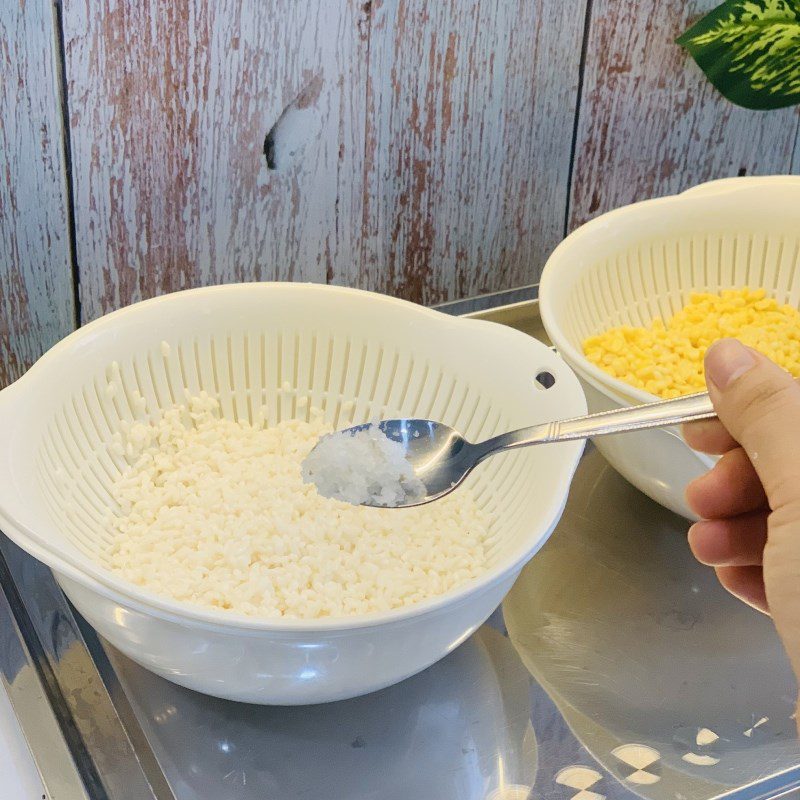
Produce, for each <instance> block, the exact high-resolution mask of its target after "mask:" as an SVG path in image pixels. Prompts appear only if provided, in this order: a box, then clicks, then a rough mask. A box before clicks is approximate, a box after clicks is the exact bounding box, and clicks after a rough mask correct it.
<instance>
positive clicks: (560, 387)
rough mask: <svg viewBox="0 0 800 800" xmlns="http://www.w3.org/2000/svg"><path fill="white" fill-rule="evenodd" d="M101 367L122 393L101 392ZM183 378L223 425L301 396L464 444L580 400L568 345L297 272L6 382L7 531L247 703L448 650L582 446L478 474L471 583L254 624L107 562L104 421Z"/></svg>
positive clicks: (154, 664) (171, 392) (502, 590)
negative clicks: (356, 609)
mask: <svg viewBox="0 0 800 800" xmlns="http://www.w3.org/2000/svg"><path fill="white" fill-rule="evenodd" d="M162 342H166V343H167V344H168V345H169V351H168V355H166V356H165V355H164V352H162ZM113 362H117V364H118V365H119V381H120V385H121V390H120V391H118V392H117V393H116V394H114V395H113V396H112V394H110V393H109V392H108V391H107V390H106V387H107V385H108V381H109V378H110V377H111V370H112V366H111V365H112V363H113ZM542 371H547V372H550V373H552V374H553V375H554V376H555V378H556V380H555V385H554V386H552V387H551V388H549V389H544V388H542V386H541V385H540V384H539V383H537V382H536V381H535V376H536V375H537V374H538V373H540V372H542ZM286 383H288V384H289V385H290V387H291V389H292V390H291V391H289V392H286V391H284V390H282V388H281V387H283V386H285V384H286ZM187 390H188V392H189V393H191V394H196V393H198V392H200V391H201V390H206V391H208V392H209V393H210V394H212V395H214V396H216V397H217V398H218V399H219V400H220V403H221V408H222V413H223V414H224V415H225V416H226V417H228V418H231V419H247V420H251V421H252V420H256V421H258V420H259V419H260V418H259V416H258V415H259V413H260V412H259V409H260V408H261V406H262V404H266V406H267V407H268V409H269V413H268V419H267V422H269V423H270V424H274V423H277V422H278V421H280V420H282V419H287V418H292V417H296V416H305V415H306V414H307V413H308V407H306V406H303V404H302V403H301V404H298V402H297V398H299V397H304V398H308V401H309V406H313V407H316V408H320V409H322V410H324V413H325V417H326V419H327V420H328V421H330V422H331V423H333V424H334V425H336V426H338V427H343V426H345V425H349V424H351V423H354V422H355V423H358V422H363V421H367V420H369V419H371V418H373V417H374V416H375V415H377V416H384V415H385V414H386V413H400V414H403V415H407V416H422V417H429V418H431V419H436V420H441V421H443V422H445V423H447V424H450V425H453V426H454V427H455V428H456V429H458V430H460V431H462V432H463V433H464V434H465V435H466V436H468V437H469V438H471V439H476V440H478V439H482V438H484V437H489V436H492V435H493V434H496V433H499V432H501V431H503V430H507V429H511V428H516V427H520V426H523V425H529V424H532V423H536V422H542V421H546V420H553V419H557V418H559V417H564V416H576V415H580V414H582V413H584V412H585V408H586V405H585V399H584V396H583V392H582V391H581V388H580V384H579V382H578V380H577V378H576V377H575V375H574V374H573V373H572V372H571V370H570V369H569V368H568V367H567V366H566V365H565V364H564V362H563V361H562V360H561V358H559V357H558V356H556V355H555V354H553V353H552V352H551V351H550V350H549V349H548V348H547V347H545V346H544V345H543V344H541V343H539V342H537V341H536V340H534V339H532V338H530V337H528V336H526V335H524V334H521V333H519V332H517V331H514V330H511V329H509V328H505V327H502V326H500V325H495V324H492V323H488V322H480V321H475V320H460V319H454V318H451V317H448V316H446V315H444V314H441V313H438V312H435V311H431V310H427V309H424V308H420V307H418V306H415V305H412V304H410V303H405V302H402V301H399V300H394V299H391V298H388V297H383V296H380V295H376V294H370V293H367V292H360V291H354V290H347V289H339V288H333V287H326V286H314V285H307V284H246V285H232V286H221V287H213V288H207V289H198V290H193V291H187V292H180V293H177V294H172V295H167V296H165V297H161V298H157V299H155V300H149V301H146V302H143V303H139V304H136V305H133V306H130V307H129V308H126V309H123V310H121V311H118V312H115V313H113V314H110V315H108V316H107V317H104V318H102V319H100V320H98V321H96V322H93V323H91V324H89V325H87V326H86V327H85V328H82V329H81V330H79V331H77V332H75V333H74V334H72V335H71V336H69V337H67V338H66V339H65V340H63V341H62V342H60V343H59V344H58V345H56V346H55V347H54V348H53V349H52V350H51V351H50V352H48V353H47V354H46V355H45V356H43V357H42V358H41V359H40V361H39V362H38V363H37V364H35V365H34V366H33V367H32V368H31V369H30V370H29V372H28V373H27V374H26V375H25V376H24V377H23V378H22V379H21V380H19V381H17V382H16V383H15V384H13V385H12V386H10V387H9V388H8V389H6V390H4V391H3V392H1V393H0V412H2V413H1V415H0V419H1V420H2V428H1V429H0V525H2V528H3V530H4V531H5V532H6V533H7V534H8V535H9V536H10V537H11V538H12V539H13V540H14V541H15V542H16V543H17V544H18V545H20V546H21V547H23V548H24V549H25V550H27V551H28V552H29V553H31V554H32V555H34V556H35V557H36V558H38V559H40V560H41V561H43V562H44V563H45V564H47V565H49V566H50V567H51V568H52V569H53V571H54V573H55V575H56V578H57V580H58V581H59V583H60V585H61V586H62V588H63V589H64V592H65V593H66V594H67V596H68V597H69V599H70V600H71V601H72V602H73V604H74V605H75V606H76V607H77V609H78V610H79V611H80V612H81V613H82V614H83V615H84V617H85V618H86V619H87V620H88V621H89V623H91V624H92V625H93V626H94V627H95V628H96V629H97V630H98V631H99V633H100V634H101V635H102V636H104V637H105V638H106V639H107V640H108V641H109V642H110V643H111V644H112V645H114V646H115V647H116V648H118V649H119V650H120V651H122V652H123V653H125V654H126V655H127V656H129V657H130V658H132V659H133V660H135V661H137V662H139V663H140V664H142V665H143V666H144V667H146V668H148V669H150V670H152V671H154V672H156V673H158V674H159V675H162V676H164V677H165V678H168V679H170V680H172V681H174V682H176V683H179V684H182V685H184V686H187V687H189V688H192V689H197V690H199V691H202V692H205V693H208V694H213V695H217V696H220V697H226V698H231V699H236V700H244V701H249V702H257V703H273V704H302V703H317V702H323V701H328V700H336V699H342V698H346V697H352V696H355V695H358V694H363V693H366V692H369V691H372V690H375V689H379V688H381V687H384V686H387V685H389V684H392V683H394V682H396V681H398V680H401V679H403V678H405V677H407V676H409V675H412V674H414V673H415V672H418V671H419V670H421V669H423V668H424V667H426V666H428V665H429V664H431V663H433V662H434V661H436V660H437V659H439V658H441V657H442V656H444V655H445V654H446V653H447V652H449V651H450V650H452V649H453V648H455V647H456V646H457V645H458V644H459V643H460V642H462V641H463V640H464V639H465V638H466V637H467V636H469V634H470V633H472V632H473V631H474V630H475V629H476V628H477V627H478V626H479V625H480V624H481V623H482V622H483V621H484V620H485V619H486V617H488V615H489V614H490V613H491V612H492V611H493V610H494V609H495V608H496V606H497V605H498V604H499V603H500V601H501V600H502V598H503V597H504V595H505V594H506V592H507V591H508V590H509V589H510V587H511V585H512V584H513V582H514V580H515V578H516V576H517V574H518V573H519V571H520V570H521V569H522V567H523V565H524V564H525V562H526V561H527V560H528V559H529V558H530V557H531V556H532V555H533V554H534V553H535V552H536V551H537V550H538V549H539V547H541V545H542V544H543V543H544V542H545V541H546V539H547V537H548V536H549V534H550V532H551V531H552V529H553V527H554V526H555V524H556V523H557V521H558V519H559V517H560V515H561V512H562V510H563V506H564V503H565V501H566V497H567V492H568V489H569V483H570V480H571V478H572V475H573V472H574V470H575V468H576V466H577V462H578V459H579V457H580V453H581V450H582V444H581V443H574V442H573V443H565V444H558V445H548V446H547V447H538V448H528V449H524V450H517V451H515V452H512V453H508V454H506V455H501V456H498V457H495V458H492V459H489V460H488V461H487V462H486V463H485V464H484V465H482V466H481V467H480V468H479V469H478V470H476V472H475V474H474V476H473V477H472V480H471V488H472V490H473V492H474V493H475V495H476V498H477V500H478V503H479V505H480V506H482V507H483V508H485V509H486V510H487V512H488V513H489V514H490V515H491V517H492V519H493V522H492V525H491V530H490V546H489V548H488V549H489V559H490V564H489V567H488V569H487V570H486V572H485V574H483V575H482V576H481V577H479V578H477V579H475V580H473V581H471V582H470V583H468V584H466V585H464V586H462V587H460V588H458V589H456V590H454V591H451V592H449V593H447V594H445V595H442V596H440V597H437V598H434V599H432V600H429V601H427V602H423V603H419V604H417V605H415V606H410V607H408V608H404V609H398V610H394V611H391V612H387V613H375V614H368V615H363V616H360V617H351V618H339V619H333V618H329V619H324V620H299V621H298V620H280V619H278V620H268V619H255V618H253V617H247V616H243V615H239V614H236V613H232V612H226V611H221V610H220V611H215V610H207V609H203V608H200V607H194V606H189V605H186V604H182V603H178V602H175V601H172V600H170V599H166V598H163V597H159V596H156V595H154V594H152V593H150V592H148V591H144V590H142V589H141V588H139V587H137V586H135V585H133V584H131V583H128V582H127V581H125V580H122V579H121V578H120V577H118V576H117V575H115V574H113V573H112V572H110V571H109V570H108V569H107V568H106V564H107V552H108V547H109V543H110V539H109V535H108V533H107V531H106V528H105V526H104V524H103V516H104V513H105V511H106V509H107V508H108V507H109V504H110V503H111V499H110V495H109V486H110V484H111V482H112V481H113V480H114V478H115V477H116V476H117V475H118V474H119V472H120V469H121V468H123V467H124V464H123V462H122V461H121V460H120V459H119V458H117V457H116V456H115V455H114V454H113V450H109V448H108V447H107V445H108V444H109V442H110V440H111V436H112V433H113V431H115V430H116V429H117V427H118V425H119V422H120V420H131V419H133V416H134V411H135V410H136V404H137V401H138V398H139V395H141V397H143V398H144V402H145V403H146V409H145V412H144V413H146V414H148V415H153V414H156V413H158V411H159V410H160V409H163V408H165V407H169V406H170V405H172V404H173V403H174V402H176V401H182V400H183V398H184V394H185V391H187ZM352 400H355V401H356V402H355V406H354V408H352V409H351V410H349V411H347V412H345V410H344V409H345V408H347V407H348V403H349V401H352ZM138 402H140V404H141V401H138ZM391 513H403V512H402V511H398V512H391Z"/></svg>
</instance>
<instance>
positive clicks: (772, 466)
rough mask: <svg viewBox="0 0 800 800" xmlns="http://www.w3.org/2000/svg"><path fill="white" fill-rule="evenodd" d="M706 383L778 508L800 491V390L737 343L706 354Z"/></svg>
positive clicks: (719, 344)
mask: <svg viewBox="0 0 800 800" xmlns="http://www.w3.org/2000/svg"><path fill="white" fill-rule="evenodd" d="M706 380H707V382H708V391H709V394H710V395H711V399H712V401H713V402H714V407H715V409H716V411H717V414H718V415H719V418H720V420H721V422H722V423H723V425H724V426H725V427H726V428H727V429H728V431H730V434H731V436H732V437H733V438H734V439H735V440H736V441H737V442H739V443H740V444H741V445H742V447H743V448H744V450H745V451H746V453H747V455H748V456H749V457H750V461H751V462H752V463H753V466H754V467H755V470H756V472H757V473H758V476H759V478H760V479H761V482H762V483H763V485H764V488H765V490H766V494H767V497H768V498H769V502H770V506H771V508H773V509H778V508H781V507H782V506H784V505H786V504H788V503H793V502H794V499H795V497H796V495H797V492H798V488H797V487H798V486H800V457H798V454H800V385H798V384H797V383H795V381H794V380H792V377H791V376H790V375H789V373H788V372H785V371H784V370H782V369H781V368H780V367H778V366H777V365H775V364H773V363H772V362H771V361H769V359H767V358H764V356H762V355H760V354H758V353H756V352H755V351H754V350H751V349H749V348H747V347H745V346H744V345H743V344H741V343H740V342H737V341H736V340H735V339H721V340H720V341H718V342H716V343H715V344H714V345H712V346H711V347H710V348H709V349H708V352H707V353H706Z"/></svg>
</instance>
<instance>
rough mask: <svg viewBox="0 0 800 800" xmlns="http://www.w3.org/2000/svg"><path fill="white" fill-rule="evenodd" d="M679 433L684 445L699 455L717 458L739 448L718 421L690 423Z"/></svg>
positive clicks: (707, 420) (706, 420)
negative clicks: (705, 454) (709, 455)
mask: <svg viewBox="0 0 800 800" xmlns="http://www.w3.org/2000/svg"><path fill="white" fill-rule="evenodd" d="M681 432H682V433H683V438H684V440H685V441H686V444H688V445H689V447H691V448H693V449H694V450H699V451H700V452H701V453H709V454H711V455H715V456H719V455H722V454H723V453H727V452H728V450H733V448H734V447H738V446H739V444H738V442H737V441H736V440H735V439H734V438H733V436H731V435H730V433H728V431H727V430H726V429H725V426H724V425H723V424H722V423H721V422H720V421H719V420H718V419H704V420H700V421H699V422H690V423H688V424H687V425H684V426H683V430H682V431H681Z"/></svg>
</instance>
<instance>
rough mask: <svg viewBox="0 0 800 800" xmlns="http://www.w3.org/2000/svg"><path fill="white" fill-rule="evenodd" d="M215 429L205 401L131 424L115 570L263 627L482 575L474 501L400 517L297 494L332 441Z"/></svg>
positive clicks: (316, 431)
mask: <svg viewBox="0 0 800 800" xmlns="http://www.w3.org/2000/svg"><path fill="white" fill-rule="evenodd" d="M311 417H312V418H311V422H305V421H301V420H289V421H284V422H282V423H280V424H279V425H277V426H275V427H272V428H263V427H257V426H252V425H250V424H248V423H244V422H233V421H231V420H227V419H221V418H220V417H219V404H218V403H217V401H216V400H215V399H213V398H211V397H209V396H208V395H205V394H203V395H201V396H200V397H194V398H192V399H191V400H190V401H189V402H188V404H187V405H185V406H178V407H175V408H173V409H170V410H168V411H166V412H164V413H163V414H162V415H161V416H160V417H159V418H158V419H157V420H156V421H155V422H149V421H147V422H144V421H140V422H134V423H132V424H131V425H130V426H129V427H128V428H127V430H123V431H122V432H121V437H122V438H121V440H120V443H122V442H124V449H125V451H126V452H127V454H128V456H129V459H130V467H129V468H128V470H126V471H125V472H124V473H123V474H122V475H121V476H120V478H119V479H118V480H117V481H116V483H115V484H114V486H113V490H112V494H113V497H114V499H115V501H116V503H117V505H118V509H117V511H116V513H115V514H114V515H113V516H112V517H111V519H110V522H109V525H110V527H111V530H112V534H113V537H114V543H113V547H112V549H111V554H110V564H111V568H112V569H113V570H115V571H116V572H118V573H119V574H121V575H122V576H123V577H125V578H127V579H128V580H130V581H132V582H133V583H135V584H138V585H139V586H142V587H144V588H146V589H149V590H151V591H153V592H154V593H157V594H159V595H162V596H164V597H169V598H172V599H174V600H178V601H181V602H185V603H191V604H195V605H200V606H204V607H211V608H217V609H229V610H231V611H236V612H239V613H243V614H248V615H251V616H257V617H268V618H269V617H273V618H274V617H290V618H312V619H313V618H320V617H330V616H334V617H341V616H352V615H359V614H364V613H368V612H373V611H386V610H389V609H393V608H400V607H403V606H408V605H411V604H413V603H418V602H420V601H422V600H425V599H427V598H430V597H433V596H436V595H439V594H442V593H444V592H447V591H449V590H450V589H452V588H454V587H456V586H459V585H460V584H463V583H464V582H465V581H468V580H470V579H472V578H475V577H476V576H478V575H479V574H481V573H482V572H483V571H484V570H485V567H486V553H485V548H484V540H485V538H486V535H487V524H488V520H487V518H486V516H485V514H484V513H482V512H481V511H480V510H479V509H478V508H477V506H476V504H475V502H474V499H473V498H472V496H471V495H470V494H469V492H468V491H466V490H462V491H461V492H459V493H458V495H457V496H453V497H450V498H444V499H442V500H439V501H437V502H436V503H433V504H430V505H427V506H421V507H419V508H414V509H407V510H384V509H372V508H363V507H358V506H352V505H349V504H346V503H342V502H339V501H337V500H329V499H326V498H324V497H321V496H320V495H319V494H318V492H317V491H316V489H315V488H314V486H312V485H307V484H304V483H303V478H302V475H301V463H302V461H303V459H304V458H305V456H306V455H307V454H308V453H309V451H310V450H311V448H312V447H313V446H314V445H315V444H316V442H317V440H318V439H319V437H320V436H322V435H324V434H326V433H329V432H330V430H329V428H327V427H326V426H325V424H324V423H323V422H322V420H321V418H320V414H319V412H317V413H314V414H312V415H311Z"/></svg>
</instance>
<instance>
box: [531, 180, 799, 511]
mask: <svg viewBox="0 0 800 800" xmlns="http://www.w3.org/2000/svg"><path fill="white" fill-rule="evenodd" d="M745 286H750V287H752V288H756V287H763V288H765V289H766V290H767V292H768V293H769V294H770V295H771V296H772V297H775V298H777V300H778V301H779V302H780V303H788V304H790V305H792V306H795V307H798V306H800V178H798V177H784V176H776V177H763V178H733V179H727V180H721V181H713V182H711V183H708V184H704V185H700V186H697V187H694V188H693V189H690V190H688V191H687V192H684V193H683V194H680V195H675V196H672V197H664V198H659V199H657V200H648V201H645V202H642V203H635V204H634V205H630V206H626V207H624V208H620V209H617V210H616V211H612V212H610V213H607V214H603V215H602V216H600V217H597V218H596V219H594V220H592V221H591V222H588V223H586V224H585V225H583V226H581V227H580V228H578V229H577V230H576V231H574V232H573V233H572V234H571V235H570V236H568V237H567V238H566V239H565V240H564V241H563V242H562V243H561V244H560V245H559V246H558V247H557V248H556V250H555V251H554V252H553V254H552V256H551V257H550V258H549V260H548V261H547V264H546V266H545V269H544V272H543V273H542V280H541V286H540V289H541V291H540V304H541V314H542V321H543V323H544V326H545V328H546V330H547V333H548V335H549V336H550V338H551V339H552V341H553V344H554V345H555V346H556V348H557V350H558V352H559V353H560V354H561V355H562V356H563V357H564V360H565V361H566V362H567V363H568V364H569V365H570V366H571V367H572V368H573V369H574V370H575V371H576V372H577V374H578V375H579V376H580V378H581V380H582V381H583V383H584V388H585V390H586V396H587V400H588V402H589V409H590V411H605V410H608V409H611V408H615V407H619V406H625V405H634V404H636V403H646V402H651V401H653V400H656V399H658V398H656V397H655V396H654V395H652V394H650V393H649V392H645V391H643V390H641V389H637V388H634V387H632V386H629V385H628V384H626V383H624V382H623V381H620V380H618V379H616V378H612V377H611V376H610V375H608V374H607V373H606V372H604V371H603V370H601V369H600V368H599V367H597V366H595V365H594V364H592V363H591V362H590V361H589V360H588V359H587V358H586V357H585V356H584V355H583V348H582V343H583V341H584V340H585V339H586V338H587V337H588V336H591V335H594V334H597V333H600V332H601V331H604V330H606V329H608V328H611V327H615V326H618V325H632V326H641V325H648V324H649V323H650V322H651V321H652V320H653V319H655V318H656V317H661V318H662V319H666V318H668V317H670V316H672V315H673V314H674V313H675V312H677V311H678V310H679V309H680V308H681V307H682V306H683V305H684V304H685V303H686V301H687V300H688V299H689V295H690V294H691V293H692V292H693V291H711V292H718V291H720V290H722V289H729V288H742V287H745ZM597 447H598V449H599V450H601V452H602V453H603V454H604V455H605V456H606V458H607V459H608V460H609V461H610V463H611V464H612V465H613V466H614V467H615V468H616V469H617V470H618V471H619V472H620V473H621V474H622V475H623V476H625V477H626V478H627V479H628V480H629V481H630V482H631V483H633V484H634V485H635V486H636V487H638V488H639V489H641V490H642V491H643V492H645V493H646V494H647V495H649V496H650V497H651V498H653V499H654V500H656V501H657V502H659V503H661V504H662V505H664V506H666V507H667V508H669V509H671V510H673V511H675V512H677V513H679V514H681V515H683V516H685V517H687V518H690V519H692V518H694V515H693V514H692V512H691V510H690V509H689V508H688V506H687V505H686V501H685V499H684V491H685V489H686V485H687V484H688V483H689V482H690V481H691V480H692V479H693V478H695V477H697V476H699V475H701V474H702V473H703V472H704V471H706V470H707V469H708V468H709V467H710V466H712V465H713V463H714V459H712V458H709V457H708V456H704V455H703V454H701V453H697V452H695V451H694V450H692V449H691V448H689V446H688V445H687V444H686V443H685V442H684V441H683V439H682V438H681V436H680V432H679V431H677V430H670V429H664V430H652V431H641V432H638V433H626V434H624V435H620V436H606V437H602V438H599V439H598V440H597Z"/></svg>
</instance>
